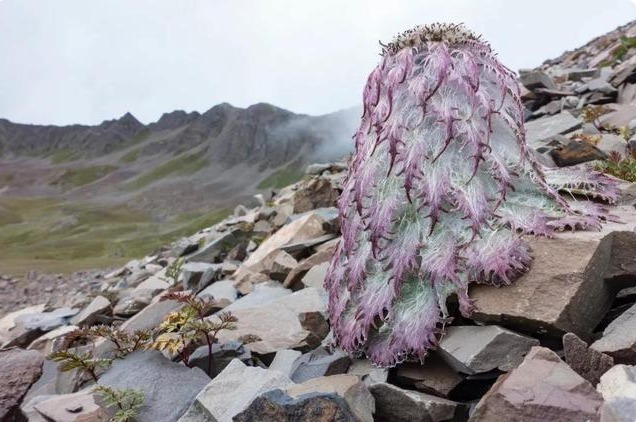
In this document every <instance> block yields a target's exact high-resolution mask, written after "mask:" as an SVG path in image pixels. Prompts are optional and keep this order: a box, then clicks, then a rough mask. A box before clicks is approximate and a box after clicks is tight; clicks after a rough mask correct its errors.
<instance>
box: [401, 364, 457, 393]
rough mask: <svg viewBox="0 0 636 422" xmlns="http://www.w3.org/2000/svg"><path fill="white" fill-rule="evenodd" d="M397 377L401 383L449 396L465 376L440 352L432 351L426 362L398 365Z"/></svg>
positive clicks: (425, 391) (423, 390) (419, 389)
mask: <svg viewBox="0 0 636 422" xmlns="http://www.w3.org/2000/svg"><path fill="white" fill-rule="evenodd" d="M396 379H397V380H399V382H400V384H401V385H404V386H408V387H411V388H415V389H416V390H418V391H422V392H424V393H428V394H434V395H436V396H440V397H448V395H449V394H450V393H451V391H453V390H454V389H455V387H457V386H458V385H459V384H460V383H461V382H462V381H463V380H464V377H463V376H461V375H459V374H458V373H457V372H456V371H455V370H454V369H452V368H451V367H450V366H448V364H447V363H446V362H444V360H443V359H442V358H441V357H440V356H439V354H438V353H430V354H429V355H428V356H427V357H426V359H425V360H424V364H419V363H415V362H409V363H404V364H401V365H400V366H398V368H397V371H396Z"/></svg>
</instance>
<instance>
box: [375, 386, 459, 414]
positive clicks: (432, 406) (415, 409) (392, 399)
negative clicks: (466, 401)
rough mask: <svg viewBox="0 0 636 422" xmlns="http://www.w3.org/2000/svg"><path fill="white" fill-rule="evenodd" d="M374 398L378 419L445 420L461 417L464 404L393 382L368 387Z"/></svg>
mask: <svg viewBox="0 0 636 422" xmlns="http://www.w3.org/2000/svg"><path fill="white" fill-rule="evenodd" d="M369 390H370V391H371V394H373V397H374V398H375V415H374V420H375V421H376V422H411V421H427V422H429V421H430V422H442V421H451V420H463V418H462V419H460V418H461V416H462V415H463V414H464V413H465V410H464V406H462V405H460V404H459V403H456V402H454V401H450V400H446V399H442V398H439V397H435V396H432V395H429V394H424V393H420V392H418V391H410V390H404V389H402V388H399V387H396V386H394V385H391V384H386V383H378V384H373V385H371V387H369Z"/></svg>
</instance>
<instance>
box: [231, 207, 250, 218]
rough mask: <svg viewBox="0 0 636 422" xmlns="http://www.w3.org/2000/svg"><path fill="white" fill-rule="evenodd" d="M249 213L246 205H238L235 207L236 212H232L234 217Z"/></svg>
mask: <svg viewBox="0 0 636 422" xmlns="http://www.w3.org/2000/svg"><path fill="white" fill-rule="evenodd" d="M247 213H248V209H247V208H245V205H237V206H236V207H235V208H234V212H233V213H232V215H234V217H242V216H244V215H247Z"/></svg>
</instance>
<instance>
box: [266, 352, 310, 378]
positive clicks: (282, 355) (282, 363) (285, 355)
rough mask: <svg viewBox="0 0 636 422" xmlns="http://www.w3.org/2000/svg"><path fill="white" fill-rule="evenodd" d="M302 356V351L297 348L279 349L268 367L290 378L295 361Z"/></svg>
mask: <svg viewBox="0 0 636 422" xmlns="http://www.w3.org/2000/svg"><path fill="white" fill-rule="evenodd" d="M301 356H302V353H301V352H299V351H298V350H291V349H285V350H279V351H278V352H276V355H275V356H274V360H272V363H271V364H270V365H269V369H270V370H272V371H278V372H280V373H282V374H284V375H285V376H287V377H289V378H291V376H292V374H293V373H294V369H295V368H296V361H297V360H298V358H300V357H301Z"/></svg>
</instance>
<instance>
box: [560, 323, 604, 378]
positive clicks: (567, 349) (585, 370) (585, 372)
mask: <svg viewBox="0 0 636 422" xmlns="http://www.w3.org/2000/svg"><path fill="white" fill-rule="evenodd" d="M563 353H564V355H565V357H564V359H565V362H566V363H567V364H568V365H570V368H572V369H574V370H575V371H576V372H577V373H578V374H579V375H580V376H582V377H583V378H585V379H586V380H587V381H589V382H590V383H591V384H592V385H596V384H598V381H599V379H600V378H601V375H603V374H604V373H605V372H607V371H608V370H609V369H610V368H611V367H612V366H614V359H612V357H611V356H608V355H606V354H605V353H601V352H598V351H596V350H594V349H590V348H588V346H587V343H586V342H584V341H583V340H581V339H580V338H578V337H577V336H576V334H574V333H567V334H566V335H564V336H563Z"/></svg>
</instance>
